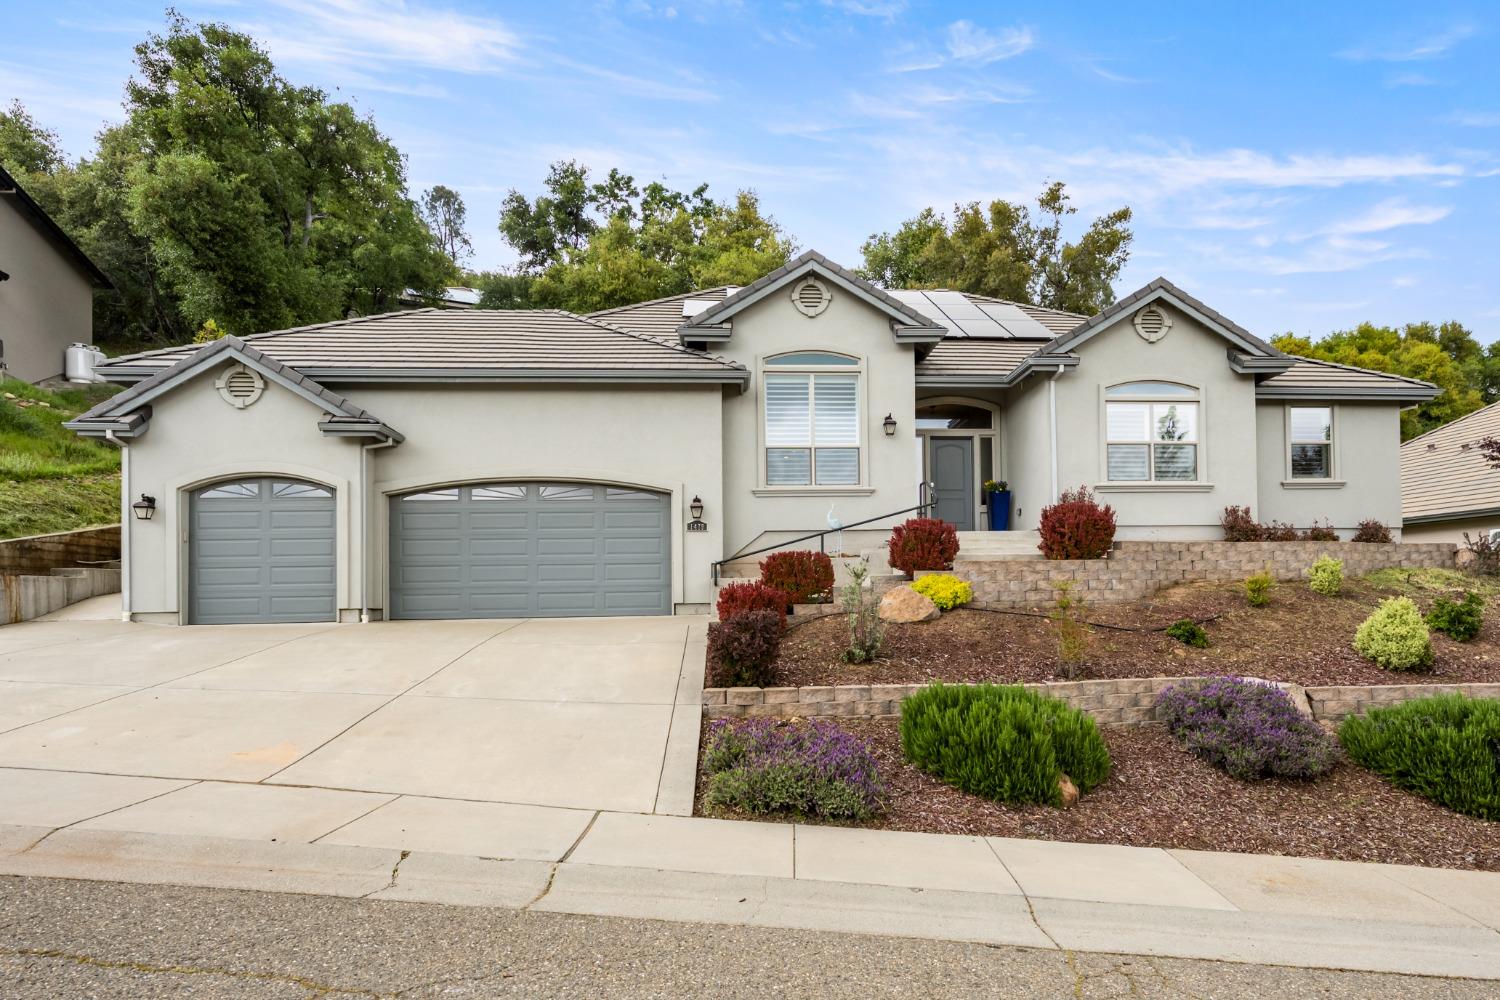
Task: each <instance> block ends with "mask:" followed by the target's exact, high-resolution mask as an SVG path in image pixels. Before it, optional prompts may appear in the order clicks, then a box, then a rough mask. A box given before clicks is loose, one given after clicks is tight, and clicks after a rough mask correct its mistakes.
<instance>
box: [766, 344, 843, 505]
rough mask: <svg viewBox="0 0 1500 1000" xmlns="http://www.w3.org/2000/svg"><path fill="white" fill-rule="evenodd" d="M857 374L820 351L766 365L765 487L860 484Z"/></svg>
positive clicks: (838, 356) (839, 359)
mask: <svg viewBox="0 0 1500 1000" xmlns="http://www.w3.org/2000/svg"><path fill="white" fill-rule="evenodd" d="M859 372H860V363H859V359H858V358H851V357H848V356H846V355H843V354H832V353H828V352H825V351H797V352H795V353H791V354H781V355H778V356H776V357H774V358H767V359H766V361H765V374H764V379H765V393H764V396H765V438H766V485H767V486H856V485H858V484H859V481H860V457H859V427H860V424H859Z"/></svg>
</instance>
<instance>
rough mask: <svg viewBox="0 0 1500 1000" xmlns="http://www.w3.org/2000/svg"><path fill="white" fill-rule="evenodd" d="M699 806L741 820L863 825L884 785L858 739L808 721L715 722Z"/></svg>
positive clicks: (880, 800)
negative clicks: (740, 814)
mask: <svg viewBox="0 0 1500 1000" xmlns="http://www.w3.org/2000/svg"><path fill="white" fill-rule="evenodd" d="M703 765H704V767H705V768H706V769H707V771H708V773H709V779H708V791H707V794H706V796H705V800H706V802H707V803H708V804H709V805H711V806H723V807H727V808H730V809H741V810H744V811H745V812H749V813H779V812H785V813H791V814H793V815H795V816H805V817H818V818H822V819H854V820H859V819H869V818H870V817H871V816H873V815H875V814H876V813H877V812H879V811H880V810H881V808H882V806H883V804H884V799H885V782H884V781H882V780H881V777H880V773H879V771H878V769H877V768H876V764H875V757H874V755H873V754H872V753H871V752H870V748H869V746H868V745H867V744H866V743H865V741H864V740H862V739H860V738H859V737H857V736H854V735H852V734H850V733H846V732H844V731H843V730H842V729H840V728H839V727H838V726H836V725H834V724H833V723H832V722H825V721H822V720H819V719H813V720H810V721H807V722H789V721H786V720H782V719H750V720H747V721H744V722H737V721H730V720H728V719H719V720H716V721H715V722H713V723H712V724H711V725H710V726H709V730H708V741H707V744H706V746H705V749H704V752H703Z"/></svg>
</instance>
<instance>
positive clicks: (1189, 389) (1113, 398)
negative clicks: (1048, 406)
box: [1104, 381, 1201, 483]
mask: <svg viewBox="0 0 1500 1000" xmlns="http://www.w3.org/2000/svg"><path fill="white" fill-rule="evenodd" d="M1104 398H1105V404H1104V432H1105V442H1106V443H1105V478H1106V479H1108V480H1109V481H1110V482H1125V483H1141V482H1197V481H1198V480H1199V479H1200V478H1201V477H1200V475H1199V464H1200V463H1199V444H1200V438H1199V419H1198V418H1199V407H1200V405H1201V397H1200V394H1199V391H1198V389H1196V388H1195V387H1193V386H1190V385H1183V384H1181V383H1179V382H1156V381H1143V382H1123V383H1121V384H1119V385H1112V386H1109V387H1108V388H1106V389H1105V390H1104Z"/></svg>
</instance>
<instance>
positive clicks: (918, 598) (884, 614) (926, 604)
mask: <svg viewBox="0 0 1500 1000" xmlns="http://www.w3.org/2000/svg"><path fill="white" fill-rule="evenodd" d="M941 614H942V612H941V611H940V610H938V606H937V605H936V604H933V603H932V598H930V597H928V596H927V595H926V594H919V593H917V592H916V591H915V590H912V589H911V588H910V587H896V588H895V589H893V590H890V591H887V592H886V595H885V596H884V597H882V598H881V599H880V620H881V621H883V622H894V623H896V624H906V623H910V622H927V621H932V619H934V618H936V617H938V616H939V615H941Z"/></svg>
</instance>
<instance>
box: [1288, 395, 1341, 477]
mask: <svg viewBox="0 0 1500 1000" xmlns="http://www.w3.org/2000/svg"><path fill="white" fill-rule="evenodd" d="M1286 426H1287V447H1288V455H1289V461H1288V465H1289V466H1290V467H1291V472H1292V478H1293V479H1332V478H1333V407H1331V406H1289V407H1287V417H1286Z"/></svg>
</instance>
